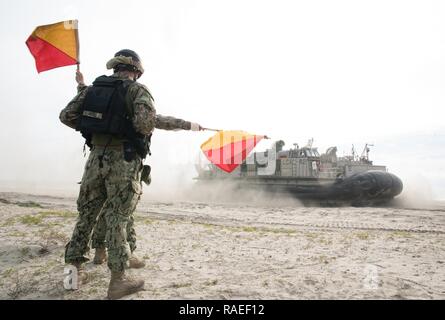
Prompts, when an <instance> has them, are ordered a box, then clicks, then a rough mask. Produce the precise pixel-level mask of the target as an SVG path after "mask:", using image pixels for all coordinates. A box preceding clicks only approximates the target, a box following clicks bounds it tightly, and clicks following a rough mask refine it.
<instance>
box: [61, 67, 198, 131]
mask: <svg viewBox="0 0 445 320" xmlns="http://www.w3.org/2000/svg"><path fill="white" fill-rule="evenodd" d="M112 76H113V77H117V78H120V79H122V80H126V79H127V78H126V77H125V75H123V74H121V73H115V74H113V75H112ZM88 88H89V87H88V86H86V85H79V86H78V87H77V92H78V93H77V95H76V96H75V97H74V98H73V99H72V100H71V101H70V102H69V103H68V105H67V106H66V107H65V108H64V109H63V110H62V111H61V112H60V116H59V118H60V121H62V123H64V124H65V125H67V126H69V127H71V128H73V129H75V128H76V123H77V120H78V118H79V117H80V108H81V106H82V103H83V101H84V99H85V96H86V94H87V92H88ZM126 100H127V105H128V106H129V108H130V112H131V113H132V114H131V117H132V122H133V127H134V129H135V130H136V131H137V132H139V133H141V134H144V135H149V134H151V133H152V132H153V130H154V128H157V129H163V130H190V128H191V124H190V122H189V121H185V120H182V119H177V118H174V117H167V116H162V115H157V114H156V109H155V107H154V104H153V97H152V96H151V94H150V91H148V89H147V87H145V86H144V85H143V84H140V83H138V82H134V83H132V84H131V85H130V86H129V88H128V93H127V97H126Z"/></svg>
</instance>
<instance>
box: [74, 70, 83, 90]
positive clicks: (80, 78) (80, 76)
mask: <svg viewBox="0 0 445 320" xmlns="http://www.w3.org/2000/svg"><path fill="white" fill-rule="evenodd" d="M76 82H77V84H78V85H79V86H84V85H85V82H84V80H83V74H82V72H80V71H79V70H77V71H76Z"/></svg>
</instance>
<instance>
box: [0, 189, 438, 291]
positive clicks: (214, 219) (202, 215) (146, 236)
mask: <svg viewBox="0 0 445 320" xmlns="http://www.w3.org/2000/svg"><path fill="white" fill-rule="evenodd" d="M75 200H76V199H75V198H65V197H51V196H38V195H29V194H21V193H0V212H1V216H2V220H1V222H0V299H105V296H106V290H107V286H108V281H109V271H108V269H107V267H106V265H100V266H96V265H94V264H92V262H89V263H87V270H88V272H89V274H90V278H91V279H90V281H89V283H87V284H85V285H82V286H81V287H80V288H79V289H78V290H75V291H72V290H65V289H64V287H63V280H64V277H65V275H64V267H65V265H64V262H63V254H64V246H65V244H66V242H67V241H68V239H69V237H70V235H71V232H72V228H73V226H74V223H75V219H76V216H77V212H76V207H75ZM135 217H136V231H137V234H138V249H137V250H136V253H137V255H138V256H139V257H141V258H143V259H145V261H146V264H147V265H146V267H145V268H144V269H140V270H129V273H130V274H133V275H137V276H139V277H142V278H144V279H145V282H146V285H145V291H142V292H139V293H137V294H134V295H131V296H129V297H126V299H444V298H445V208H444V207H441V206H435V207H431V208H428V209H418V208H371V207H365V208H354V207H340V208H339V207H304V206H298V205H293V204H292V205H289V206H287V205H281V206H276V205H274V204H261V203H258V204H255V203H253V204H240V203H233V204H231V203H217V202H212V203H204V202H179V201H178V202H155V201H142V202H141V203H140V204H139V206H138V209H137V211H136V215H135ZM92 256H93V252H90V257H91V258H92Z"/></svg>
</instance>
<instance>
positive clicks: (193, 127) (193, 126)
mask: <svg viewBox="0 0 445 320" xmlns="http://www.w3.org/2000/svg"><path fill="white" fill-rule="evenodd" d="M190 130H192V131H202V130H204V129H203V127H201V126H200V125H199V124H197V123H195V122H190Z"/></svg>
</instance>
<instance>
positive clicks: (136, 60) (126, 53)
mask: <svg viewBox="0 0 445 320" xmlns="http://www.w3.org/2000/svg"><path fill="white" fill-rule="evenodd" d="M107 69H108V70H110V69H114V70H129V71H135V72H136V71H137V72H138V73H139V77H141V76H142V74H143V73H144V68H143V67H142V62H141V58H140V57H139V55H138V54H137V53H136V52H134V51H133V50H129V49H123V50H120V51H118V52H116V53H115V55H114V57H113V58H112V59H111V60H110V61H108V62H107Z"/></svg>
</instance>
